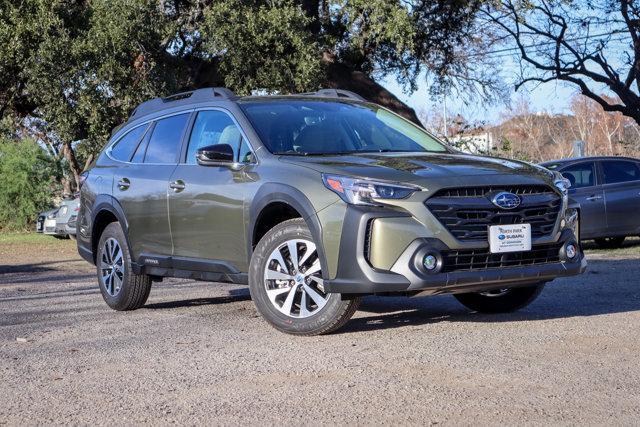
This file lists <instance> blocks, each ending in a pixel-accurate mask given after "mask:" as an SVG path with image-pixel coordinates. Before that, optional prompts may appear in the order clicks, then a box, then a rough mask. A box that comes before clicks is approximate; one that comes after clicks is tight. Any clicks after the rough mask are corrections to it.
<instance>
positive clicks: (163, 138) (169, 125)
mask: <svg viewBox="0 0 640 427" xmlns="http://www.w3.org/2000/svg"><path fill="white" fill-rule="evenodd" d="M188 120H189V114H178V115H177V116H171V117H167V118H165V119H160V120H158V121H157V122H156V125H155V128H154V129H153V133H152V134H151V138H150V139H149V144H148V145H147V152H146V154H145V157H144V162H145V163H162V164H171V163H176V157H177V155H178V150H179V149H180V138H181V137H182V132H183V131H184V128H185V126H186V125H187V121H188Z"/></svg>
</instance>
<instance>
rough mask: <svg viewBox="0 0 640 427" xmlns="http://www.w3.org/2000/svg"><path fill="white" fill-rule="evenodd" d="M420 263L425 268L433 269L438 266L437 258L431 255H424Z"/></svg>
mask: <svg viewBox="0 0 640 427" xmlns="http://www.w3.org/2000/svg"><path fill="white" fill-rule="evenodd" d="M422 265H424V268H426V269H427V270H433V269H435V268H436V267H437V266H438V259H437V258H436V257H434V256H433V255H425V257H424V259H423V260H422Z"/></svg>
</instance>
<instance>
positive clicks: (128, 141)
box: [110, 125, 147, 162]
mask: <svg viewBox="0 0 640 427" xmlns="http://www.w3.org/2000/svg"><path fill="white" fill-rule="evenodd" d="M146 129H147V125H144V126H138V127H137V128H134V129H131V130H130V131H129V132H128V133H127V134H126V135H125V136H123V137H122V138H120V140H119V141H118V142H117V143H116V145H114V146H113V147H112V148H111V153H110V154H111V157H113V158H114V159H116V160H120V161H122V162H128V161H129V160H130V159H131V155H132V154H133V151H134V150H135V149H136V147H137V146H138V142H139V141H140V138H141V137H142V135H144V131H145V130H146Z"/></svg>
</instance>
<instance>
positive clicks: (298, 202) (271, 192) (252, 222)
mask: <svg viewBox="0 0 640 427" xmlns="http://www.w3.org/2000/svg"><path fill="white" fill-rule="evenodd" d="M272 203H285V204H288V205H289V206H291V207H292V208H293V209H295V210H296V211H297V212H298V213H299V214H300V215H301V216H302V219H304V221H305V222H306V223H307V226H308V227H309V230H310V231H311V236H312V237H313V240H314V241H315V244H316V250H317V251H318V257H319V258H320V266H321V267H322V272H323V275H326V274H327V273H326V272H328V269H327V267H328V266H327V257H326V253H325V250H324V244H323V241H322V225H321V224H320V220H319V219H318V215H317V213H316V210H315V209H314V208H313V205H312V204H311V202H310V201H309V199H308V198H307V196H305V195H304V193H303V192H302V191H300V190H298V189H297V188H294V187H292V186H290V185H286V184H279V183H266V184H264V185H263V186H262V187H260V189H259V190H258V192H257V193H256V195H255V196H254V198H253V200H252V202H251V205H250V206H249V218H250V219H249V227H248V228H247V230H246V242H247V260H248V261H249V262H250V261H251V255H252V254H253V247H254V244H257V243H258V242H254V241H253V236H254V234H255V228H256V224H257V222H258V218H260V214H261V213H262V211H263V210H264V208H266V207H267V206H268V205H270V204H272ZM325 278H326V277H325Z"/></svg>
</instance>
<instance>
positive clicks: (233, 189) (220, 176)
mask: <svg viewBox="0 0 640 427" xmlns="http://www.w3.org/2000/svg"><path fill="white" fill-rule="evenodd" d="M215 144H229V145H231V146H232V148H233V150H234V156H235V159H236V161H237V162H239V163H242V164H243V166H242V167H240V168H239V169H240V170H233V168H230V167H228V166H201V165H199V164H198V163H197V161H196V151H197V149H198V148H200V147H204V146H209V145H215ZM183 151H184V152H183V155H182V159H181V162H180V164H179V165H178V166H177V168H176V169H175V171H174V172H173V175H172V176H171V183H170V186H171V187H172V188H171V190H170V192H169V217H170V221H171V234H172V237H173V246H174V250H173V255H174V263H179V262H180V260H181V259H184V260H190V261H191V262H190V263H189V265H190V266H191V268H190V269H195V270H205V271H220V270H218V269H222V270H223V272H226V271H228V270H227V267H228V266H231V267H232V268H231V270H233V269H240V271H247V270H246V268H247V245H246V239H245V227H246V225H245V222H246V221H245V217H244V203H245V201H246V200H251V198H252V197H253V194H254V193H255V191H256V190H257V185H256V183H255V179H254V176H255V174H254V173H253V170H254V167H255V157H254V156H253V154H252V151H251V149H250V146H249V144H248V142H247V140H246V137H245V136H244V135H243V133H242V131H241V129H240V127H239V126H238V124H237V122H236V121H235V120H234V119H233V117H232V116H231V115H230V114H229V113H228V112H226V111H224V110H219V109H208V110H201V111H199V112H197V115H196V117H195V120H194V122H193V126H192V130H191V132H190V136H189V138H188V142H187V144H186V146H185V147H184V149H183ZM225 270H226V271H225Z"/></svg>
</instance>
